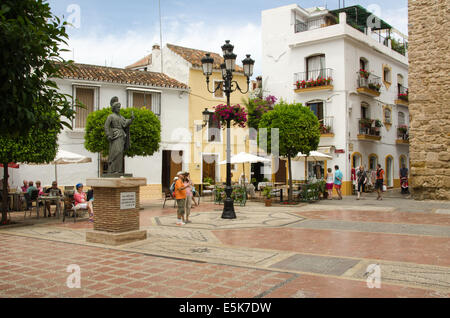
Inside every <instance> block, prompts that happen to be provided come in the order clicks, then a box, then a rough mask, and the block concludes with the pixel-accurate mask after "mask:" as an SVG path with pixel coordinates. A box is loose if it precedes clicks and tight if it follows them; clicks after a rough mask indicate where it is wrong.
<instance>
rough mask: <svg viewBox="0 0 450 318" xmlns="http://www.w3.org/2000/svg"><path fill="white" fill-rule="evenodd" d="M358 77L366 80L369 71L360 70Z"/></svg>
mask: <svg viewBox="0 0 450 318" xmlns="http://www.w3.org/2000/svg"><path fill="white" fill-rule="evenodd" d="M359 75H360V76H361V77H363V78H365V79H368V78H369V76H370V72H369V71H366V70H364V69H360V70H359Z"/></svg>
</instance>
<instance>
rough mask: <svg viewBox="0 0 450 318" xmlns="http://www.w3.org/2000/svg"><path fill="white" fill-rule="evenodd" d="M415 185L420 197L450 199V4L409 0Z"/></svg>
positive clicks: (413, 174) (410, 86)
mask: <svg viewBox="0 0 450 318" xmlns="http://www.w3.org/2000/svg"><path fill="white" fill-rule="evenodd" d="M408 9H409V76H408V77H409V112H410V116H411V120H410V158H411V182H410V185H411V188H412V192H413V195H414V197H415V198H416V199H419V200H423V199H432V200H450V78H449V74H450V58H449V57H450V41H449V34H450V31H449V30H450V22H449V16H450V7H449V2H448V0H409V1H408Z"/></svg>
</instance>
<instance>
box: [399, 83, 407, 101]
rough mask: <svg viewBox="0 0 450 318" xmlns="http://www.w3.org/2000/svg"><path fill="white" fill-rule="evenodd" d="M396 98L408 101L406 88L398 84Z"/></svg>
mask: <svg viewBox="0 0 450 318" xmlns="http://www.w3.org/2000/svg"><path fill="white" fill-rule="evenodd" d="M398 99H402V100H404V101H408V88H407V87H405V86H403V85H398Z"/></svg>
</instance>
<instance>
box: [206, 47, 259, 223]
mask: <svg viewBox="0 0 450 318" xmlns="http://www.w3.org/2000/svg"><path fill="white" fill-rule="evenodd" d="M233 50H234V46H233V45H231V44H230V41H228V40H227V41H225V45H224V46H222V51H223V58H224V60H225V63H223V64H221V65H220V69H221V71H222V79H223V91H224V93H225V95H226V96H227V106H228V107H229V106H230V95H231V93H233V92H235V91H240V92H241V93H242V94H247V93H248V91H249V88H250V77H251V76H252V75H253V67H254V65H255V61H254V60H252V59H251V58H250V55H247V57H246V58H245V59H244V60H243V61H242V64H243V68H244V75H245V76H246V77H247V89H246V90H245V91H243V90H242V89H241V88H240V87H239V84H238V82H237V81H233V72H234V71H235V67H236V58H237V56H236V54H234V53H233ZM213 67H214V58H212V57H211V54H209V53H207V54H206V56H205V57H204V58H203V59H202V68H203V74H204V75H205V76H206V86H207V88H208V91H209V92H210V93H212V94H214V93H215V92H216V91H217V90H219V89H220V88H221V85H220V84H221V83H220V82H219V83H218V84H217V87H216V88H215V89H214V90H212V91H211V90H210V88H209V77H210V76H211V75H212V71H213ZM207 112H208V111H207V110H205V111H204V112H203V116H204V118H205V115H206V114H207ZM230 126H231V118H230V119H227V184H226V188H225V193H226V198H225V201H224V205H223V213H222V218H223V219H235V218H236V213H235V212H234V202H233V198H232V197H231V194H232V193H233V188H232V187H231V137H230Z"/></svg>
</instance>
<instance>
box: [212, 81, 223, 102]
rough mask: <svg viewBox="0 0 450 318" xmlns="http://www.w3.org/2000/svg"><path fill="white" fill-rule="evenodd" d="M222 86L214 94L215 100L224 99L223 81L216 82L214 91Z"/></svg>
mask: <svg viewBox="0 0 450 318" xmlns="http://www.w3.org/2000/svg"><path fill="white" fill-rule="evenodd" d="M218 85H220V88H219V89H218V90H217V91H216V92H215V93H214V97H215V98H223V96H224V95H223V81H214V89H216V88H217V86H218Z"/></svg>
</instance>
